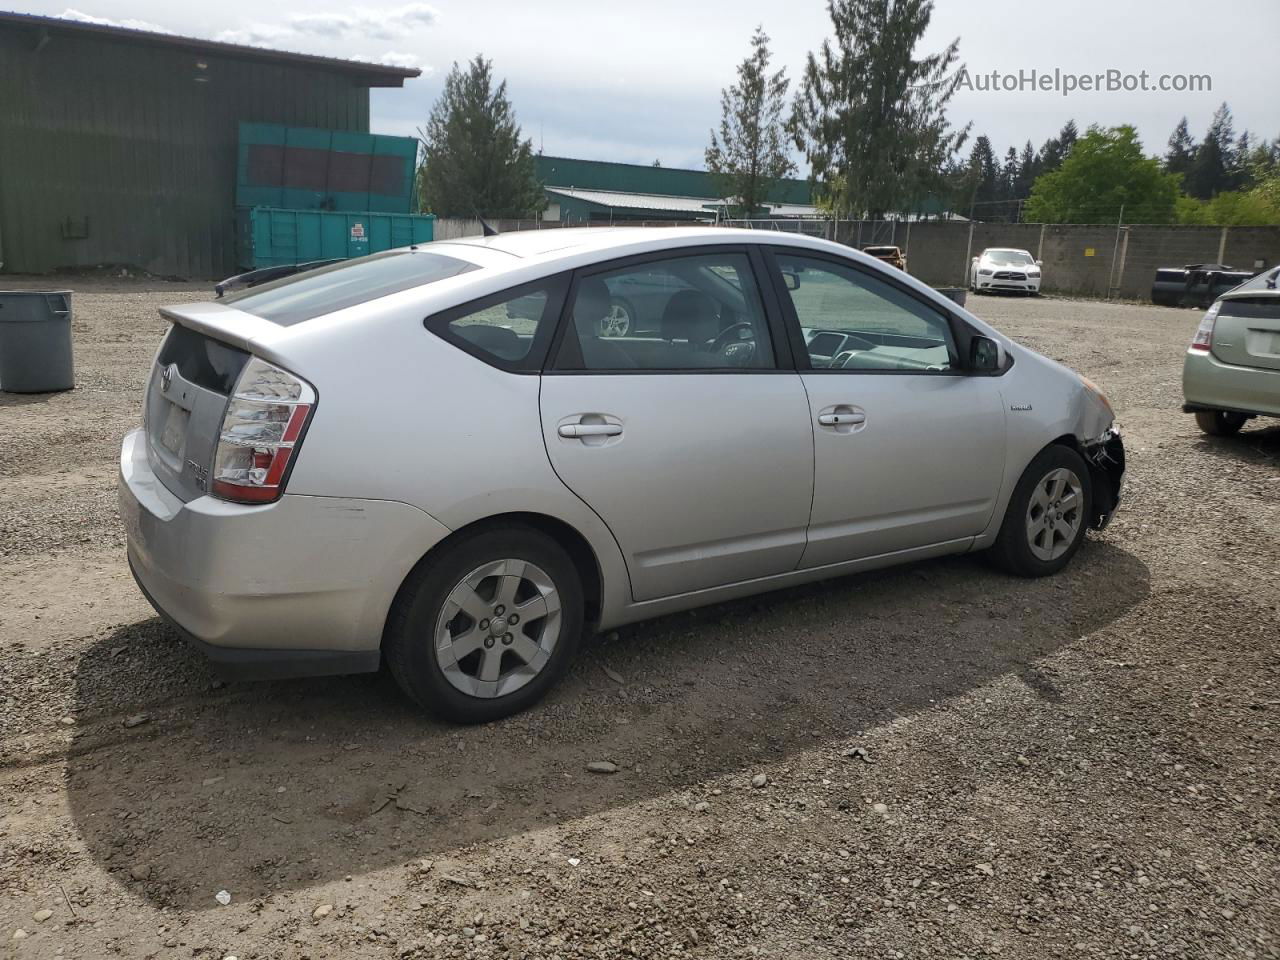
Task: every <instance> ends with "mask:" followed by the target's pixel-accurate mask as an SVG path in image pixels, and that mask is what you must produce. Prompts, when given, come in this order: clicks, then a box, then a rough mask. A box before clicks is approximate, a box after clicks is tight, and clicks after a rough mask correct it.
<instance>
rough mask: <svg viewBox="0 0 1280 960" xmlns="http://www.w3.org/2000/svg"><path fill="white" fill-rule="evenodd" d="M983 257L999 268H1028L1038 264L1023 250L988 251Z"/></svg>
mask: <svg viewBox="0 0 1280 960" xmlns="http://www.w3.org/2000/svg"><path fill="white" fill-rule="evenodd" d="M983 256H984V257H985V258H986V259H988V260H990V261H991V262H992V263H994V264H995V265H996V266H997V267H1026V266H1029V265H1031V264H1033V263H1035V262H1036V261H1035V259H1034V258H1033V257H1032V256H1031V254H1029V253H1027V252H1025V251H1023V250H987V251H986V252H985V253H983Z"/></svg>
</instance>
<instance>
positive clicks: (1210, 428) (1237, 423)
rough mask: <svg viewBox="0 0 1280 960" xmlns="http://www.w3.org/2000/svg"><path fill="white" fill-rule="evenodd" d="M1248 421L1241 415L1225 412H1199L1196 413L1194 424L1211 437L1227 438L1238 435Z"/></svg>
mask: <svg viewBox="0 0 1280 960" xmlns="http://www.w3.org/2000/svg"><path fill="white" fill-rule="evenodd" d="M1248 419H1249V418H1248V417H1246V416H1245V415H1244V414H1243V413H1230V412H1228V411H1226V410H1200V411H1198V412H1197V413H1196V424H1197V425H1198V426H1199V427H1200V429H1201V430H1203V431H1204V432H1205V433H1207V434H1209V435H1210V436H1212V437H1229V436H1231V435H1232V434H1236V433H1239V432H1240V428H1241V427H1243V426H1244V425H1245V421H1247V420H1248Z"/></svg>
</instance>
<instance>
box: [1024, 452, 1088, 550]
mask: <svg viewBox="0 0 1280 960" xmlns="http://www.w3.org/2000/svg"><path fill="white" fill-rule="evenodd" d="M1083 508H1084V486H1083V484H1081V482H1080V478H1079V477H1078V476H1076V474H1075V472H1074V471H1072V470H1068V469H1067V468H1066V467H1058V468H1057V469H1055V470H1051V471H1049V473H1047V474H1045V476H1044V477H1043V478H1041V480H1040V482H1039V483H1037V484H1036V485H1035V487H1034V489H1033V490H1032V491H1031V502H1030V503H1029V504H1028V505H1027V544H1028V546H1030V548H1031V552H1032V553H1033V554H1034V555H1035V556H1036V557H1037V558H1038V559H1040V560H1044V561H1046V562H1048V561H1050V560H1056V559H1058V557H1060V556H1062V555H1063V554H1064V553H1066V552H1067V551H1068V550H1070V549H1071V545H1072V544H1073V543H1075V542H1076V538H1077V537H1078V536H1079V535H1080V530H1081V527H1082V526H1083V523H1084V513H1083Z"/></svg>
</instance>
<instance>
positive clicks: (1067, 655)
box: [0, 280, 1280, 960]
mask: <svg viewBox="0 0 1280 960" xmlns="http://www.w3.org/2000/svg"><path fill="white" fill-rule="evenodd" d="M78 290H79V292H78V294H77V297H76V302H75V307H76V311H77V320H76V329H75V333H76V342H77V350H78V357H77V359H78V362H79V384H80V387H79V389H77V390H76V391H74V392H72V393H67V394H61V395H56V396H39V397H20V396H14V395H9V394H0V476H3V478H4V483H3V485H0V571H2V572H3V573H2V575H0V956H6V955H12V956H15V957H58V956H61V957H85V958H99V957H107V956H113V955H115V956H123V957H160V958H171V957H172V958H179V957H183V958H202V960H209V958H211V960H220V958H223V957H226V956H236V957H239V958H240V960H247V958H327V957H335V958H336V957H343V958H348V957H422V958H427V957H462V956H467V957H471V956H475V957H547V958H550V957H562V958H566V960H567V958H571V957H679V956H689V957H706V958H720V957H796V958H827V957H830V958H844V957H909V958H914V957H940V958H941V957H946V958H953V957H984V956H996V955H1002V956H1007V957H1072V958H1074V957H1094V956H1097V957H1104V956H1105V957H1144V958H1145V957H1184V956H1185V957H1231V958H1243V957H1280V893H1277V890H1278V889H1280V766H1278V764H1277V761H1278V760H1280V746H1277V736H1278V735H1280V683H1278V682H1277V681H1278V678H1280V671H1278V670H1277V666H1278V660H1280V656H1278V649H1280V648H1278V641H1280V427H1278V426H1267V425H1266V424H1265V422H1263V423H1262V424H1258V423H1254V424H1250V425H1249V427H1248V428H1247V429H1246V430H1245V432H1244V433H1243V434H1242V435H1241V436H1240V437H1239V438H1238V439H1235V440H1229V441H1211V440H1208V439H1206V438H1204V437H1202V436H1200V435H1199V434H1198V433H1197V432H1196V430H1195V427H1194V424H1193V423H1192V422H1191V420H1190V418H1188V417H1186V416H1184V415H1182V414H1181V413H1180V412H1179V411H1178V404H1179V402H1180V390H1179V372H1180V365H1181V357H1182V351H1183V349H1184V348H1185V345H1186V343H1187V342H1188V341H1189V338H1190V336H1191V332H1192V330H1193V329H1194V327H1195V324H1196V322H1197V319H1198V316H1197V315H1196V314H1194V313H1192V312H1187V311H1171V310H1165V309H1159V308H1152V307H1143V306H1127V305H1104V304H1088V303H1080V302H1070V301H1064V300H1049V299H1045V300H1034V301H1029V300H1012V299H988V298H981V299H978V300H977V301H976V304H975V306H976V309H977V312H978V313H980V314H981V315H983V316H984V317H988V318H990V319H991V320H992V321H993V322H995V323H996V324H997V325H998V326H1000V327H1001V328H1002V329H1003V330H1005V331H1006V332H1008V333H1010V334H1012V335H1014V336H1016V337H1018V338H1020V339H1021V340H1022V341H1023V342H1025V343H1028V344H1029V345H1031V346H1033V347H1035V348H1036V349H1039V350H1041V351H1043V352H1046V353H1048V354H1049V355H1051V356H1054V357H1056V358H1059V359H1061V360H1064V361H1065V362H1067V363H1069V364H1071V365H1073V366H1074V367H1076V368H1077V369H1079V370H1081V371H1082V372H1084V373H1086V374H1088V375H1089V376H1090V377H1092V378H1093V379H1095V380H1097V381H1098V382H1099V383H1100V384H1101V385H1102V386H1103V387H1104V388H1105V389H1106V390H1107V391H1108V392H1109V393H1110V396H1111V398H1112V401H1113V403H1114V404H1115V406H1116V408H1117V410H1118V411H1119V416H1120V420H1121V423H1122V424H1123V426H1124V428H1125V431H1126V437H1127V444H1128V450H1129V456H1130V471H1129V476H1128V485H1127V489H1126V501H1125V504H1124V507H1123V510H1122V512H1121V513H1120V514H1119V516H1118V517H1117V519H1116V521H1115V523H1114V524H1113V525H1112V526H1111V528H1110V529H1108V530H1107V531H1106V532H1105V533H1104V534H1101V535H1095V536H1093V537H1092V538H1091V539H1090V541H1089V542H1088V543H1087V544H1086V546H1085V548H1084V549H1083V550H1082V551H1081V553H1080V554H1079V556H1078V557H1077V558H1076V560H1075V562H1074V563H1073V565H1072V566H1071V567H1070V568H1069V570H1068V571H1067V572H1066V573H1064V574H1063V575H1060V576H1058V577H1056V578H1053V579H1050V580H1046V581H1039V582H1023V581H1016V580H1012V579H1008V578H1005V577H1003V576H1000V575H997V574H995V573H993V572H991V571H989V570H988V569H987V568H986V567H985V566H984V565H983V564H982V563H981V562H980V561H979V560H978V559H976V558H956V559H951V560H946V561H941V562H934V563H928V564H921V565H917V566H913V567H907V568H903V569H898V570H892V571H886V572H883V573H880V574H876V575H871V576H862V577H856V578H852V579H845V580H838V581H831V582H828V583H825V584H820V585H817V586H813V587H808V588H803V589H797V590H790V591H785V592H781V593H776V594H770V595H768V596H765V597H760V598H756V599H753V600H748V601H743V602H738V603H733V604H727V605H724V606H720V607H716V608H713V609H710V610H704V611H700V612H698V613H696V614H688V615H682V616H676V617H670V618H667V619H664V620H660V621H657V622H653V623H648V624H642V625H638V626H635V627H632V628H629V629H626V630H624V631H622V632H621V634H620V635H617V634H614V635H610V636H608V637H606V638H602V639H601V640H599V641H597V642H595V643H594V644H592V645H591V646H590V648H589V649H588V651H587V654H586V655H585V657H584V658H583V660H582V661H581V662H580V664H579V665H578V666H577V668H576V669H575V670H574V671H573V673H572V675H571V676H570V678H569V681H568V682H567V683H566V684H565V685H564V687H563V688H562V689H561V690H559V691H558V692H557V693H556V694H555V695H554V696H553V697H552V698H551V699H550V701H549V702H547V703H545V704H543V705H542V706H541V707H539V708H537V709H535V710H533V711H530V712H529V713H526V714H524V715H523V716H520V717H517V718H514V719H511V720H508V721H505V722H502V723H498V724H494V725H491V726H488V727H483V728H469V729H460V728H454V727H449V726H444V725H442V724H439V723H436V722H434V721H432V720H430V719H427V718H424V717H422V716H420V715H418V714H417V713H415V712H414V711H413V710H412V709H411V708H410V707H409V706H408V705H407V703H406V702H405V700H404V699H403V698H401V697H400V696H399V695H398V694H397V693H396V691H395V690H394V688H393V687H392V686H391V685H390V684H389V683H388V682H386V681H385V680H384V679H382V678H380V677H364V678H340V679H332V680H319V681H295V682H287V683H284V682H282V683H275V684H265V685H252V684H222V683H219V682H217V681H216V680H215V678H214V677H213V675H212V674H211V673H210V672H209V671H208V669H207V668H206V667H205V666H204V664H203V663H202V662H201V661H200V660H199V659H198V658H197V657H196V656H195V655H194V654H192V653H191V652H189V651H188V650H187V648H186V647H185V646H184V645H183V644H182V642H181V641H180V640H179V639H178V638H177V637H176V636H175V635H174V634H173V633H172V632H170V630H168V629H167V628H165V627H164V626H163V625H161V623H160V622H159V621H158V620H157V619H156V618H155V617H154V616H153V615H152V614H151V612H150V610H149V608H148V607H147V606H146V604H145V603H144V602H143V600H142V599H141V598H140V596H139V595H138V594H137V592H136V590H135V588H134V586H133V584H132V582H131V580H130V579H129V575H128V573H127V570H126V567H125V564H124V560H123V541H122V535H121V531H120V528H119V525H118V522H117V519H116V510H115V472H116V467H115V457H116V453H117V449H118V445H119V440H120V437H121V436H122V435H123V434H124V432H125V431H126V430H127V429H129V428H130V427H131V426H133V424H134V423H135V422H136V421H137V419H138V417H139V406H140V390H141V385H142V381H143V376H144V373H145V371H146V369H147V367H148V364H149V363H150V361H151V357H152V353H153V351H154V349H155V347H156V344H157V341H158V338H159V337H160V335H161V333H162V332H163V329H164V326H163V323H162V322H161V321H160V320H159V319H158V318H157V316H156V314H155V309H154V308H155V307H156V305H158V304H160V303H164V302H166V301H170V300H181V299H189V298H191V297H192V296H195V295H200V296H203V295H204V288H203V287H202V288H194V287H192V288H187V287H182V286H180V285H163V284H151V285H140V284H137V283H131V282H125V281H101V280H96V281H92V282H90V281H86V282H84V283H81V284H79V285H78ZM606 667H607V668H608V671H609V672H606V669H605V668H606ZM619 679H620V680H621V681H622V682H618V680H619ZM854 747H861V748H864V751H865V754H863V755H846V754H847V753H848V752H849V751H851V750H852V748H854ZM593 760H609V761H612V762H614V763H616V764H617V765H618V767H619V771H618V772H617V773H615V774H613V775H593V774H590V773H588V772H587V771H586V764H587V763H588V762H590V761H593ZM758 775H763V777H764V778H765V782H764V785H763V786H758V787H757V786H753V784H752V781H753V778H756V782H757V783H758V782H759V776H758ZM220 891H227V892H228V893H229V894H230V902H229V903H227V904H225V905H224V904H222V903H220V902H219V900H218V899H217V898H216V895H217V894H219V892H220ZM19 931H21V933H19Z"/></svg>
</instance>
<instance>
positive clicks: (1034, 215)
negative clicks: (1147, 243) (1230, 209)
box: [1026, 126, 1179, 223]
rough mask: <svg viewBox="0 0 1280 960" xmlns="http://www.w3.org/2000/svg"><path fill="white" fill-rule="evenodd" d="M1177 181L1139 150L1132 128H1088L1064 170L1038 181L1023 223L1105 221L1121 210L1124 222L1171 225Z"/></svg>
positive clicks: (1113, 218)
mask: <svg viewBox="0 0 1280 960" xmlns="http://www.w3.org/2000/svg"><path fill="white" fill-rule="evenodd" d="M1178 194H1179V190H1178V177H1177V175H1176V174H1172V173H1166V172H1165V171H1164V170H1162V169H1160V162H1159V161H1158V160H1156V159H1155V158H1154V157H1148V156H1146V155H1145V154H1144V153H1143V152H1142V143H1141V141H1139V140H1138V133H1137V131H1136V130H1134V128H1133V127H1130V126H1119V127H1112V128H1109V129H1104V128H1102V127H1097V126H1094V127H1090V128H1089V130H1088V131H1087V132H1086V133H1085V135H1084V136H1083V137H1081V138H1080V139H1079V140H1078V141H1076V143H1075V145H1074V146H1073V147H1072V148H1071V153H1070V154H1069V155H1068V156H1067V158H1066V160H1064V161H1063V163H1062V167H1061V168H1060V169H1058V170H1055V171H1053V172H1052V173H1046V174H1043V175H1041V177H1040V178H1039V179H1038V180H1036V182H1035V186H1034V187H1032V189H1031V197H1030V199H1029V200H1028V201H1027V205H1026V219H1027V220H1032V221H1039V222H1042V223H1109V222H1112V221H1114V220H1115V219H1116V218H1117V217H1118V216H1119V215H1120V211H1121V208H1122V207H1123V209H1124V218H1125V220H1126V222H1128V223H1170V222H1172V221H1173V220H1174V219H1175V217H1176V214H1177V201H1178Z"/></svg>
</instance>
